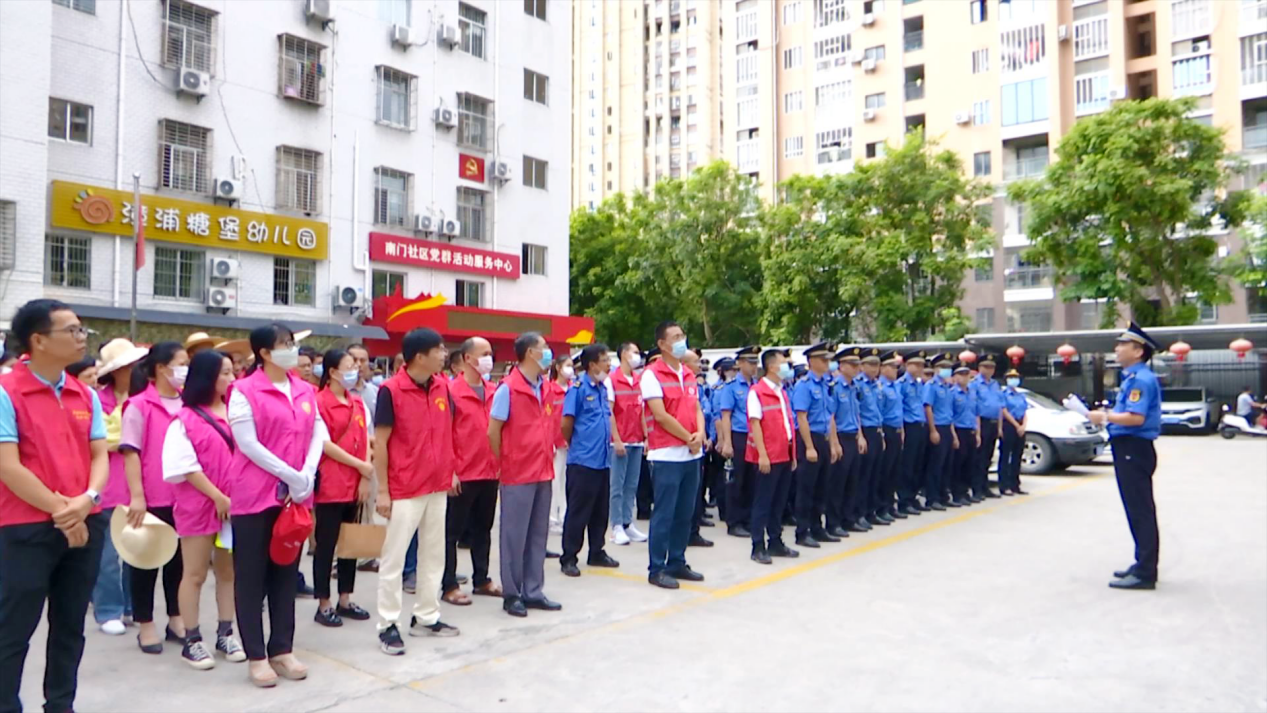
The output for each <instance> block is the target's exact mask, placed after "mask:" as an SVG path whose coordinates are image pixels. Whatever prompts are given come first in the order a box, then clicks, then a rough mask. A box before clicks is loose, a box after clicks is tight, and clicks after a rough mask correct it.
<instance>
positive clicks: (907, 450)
mask: <svg viewBox="0 0 1267 713" xmlns="http://www.w3.org/2000/svg"><path fill="white" fill-rule="evenodd" d="M903 431H904V432H905V434H906V440H905V442H904V443H903V444H902V480H901V483H900V485H899V486H898V492H897V497H898V502H899V503H900V504H902V505H904V506H905V505H915V504H916V500H915V496H916V495H917V494H918V493H919V487H920V481H921V479H922V478H923V476H924V451H925V450H926V449H927V448H928V425H927V424H924V423H907V424H905V425H904V426H903Z"/></svg>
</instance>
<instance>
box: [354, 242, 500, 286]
mask: <svg viewBox="0 0 1267 713" xmlns="http://www.w3.org/2000/svg"><path fill="white" fill-rule="evenodd" d="M370 259H371V260H377V261H379V262H394V263H397V264H400V265H414V266H417V267H429V268H431V269H433V270H449V271H451V272H470V273H474V274H477V275H492V276H493V277H504V278H506V279H509V280H518V279H519V256H518V255H516V254H514V253H495V252H492V251H491V250H479V249H477V248H466V247H461V246H458V245H450V244H448V243H437V242H434V241H431V240H418V239H417V238H406V237H401V236H399V235H388V234H387V233H370Z"/></svg>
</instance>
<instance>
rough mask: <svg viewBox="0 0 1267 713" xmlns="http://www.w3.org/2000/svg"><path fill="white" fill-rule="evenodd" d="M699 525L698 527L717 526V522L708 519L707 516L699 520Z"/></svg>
mask: <svg viewBox="0 0 1267 713" xmlns="http://www.w3.org/2000/svg"><path fill="white" fill-rule="evenodd" d="M699 526H700V527H717V523H716V522H715V521H713V520H709V519H708V518H704V519H702V520H700V521H699Z"/></svg>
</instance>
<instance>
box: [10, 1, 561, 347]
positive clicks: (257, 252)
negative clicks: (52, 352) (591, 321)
mask: <svg viewBox="0 0 1267 713" xmlns="http://www.w3.org/2000/svg"><path fill="white" fill-rule="evenodd" d="M571 20H572V16H571V12H570V8H569V7H568V5H567V4H566V3H564V2H560V1H559V0H515V1H514V2H509V1H506V2H503V1H499V0H358V1H351V0H340V1H336V0H254V1H253V2H238V1H237V0H162V1H159V0H153V1H148V2H138V1H136V0H133V1H132V2H119V1H114V0H32V1H30V2H5V3H0V82H2V84H3V88H4V101H3V102H0V104H2V108H0V155H3V156H4V160H3V161H0V237H2V238H3V240H0V246H2V247H3V250H0V319H3V320H8V319H9V318H10V317H11V315H12V313H13V311H14V309H15V308H16V307H17V306H18V305H20V304H22V303H23V302H25V301H27V300H29V299H31V298H35V297H41V296H46V297H55V298H58V299H61V300H63V301H65V302H68V303H70V304H72V305H74V306H75V307H76V309H79V310H80V311H81V314H82V315H84V316H88V317H91V318H94V319H96V320H102V321H104V322H107V323H111V324H108V325H107V326H106V327H103V329H107V328H108V329H110V330H112V331H115V332H116V333H117V327H118V324H119V323H121V322H123V321H126V320H127V315H128V307H129V302H130V296H131V292H132V289H133V285H132V281H133V279H134V278H135V279H136V281H137V285H136V291H137V293H138V297H137V301H138V306H139V308H140V310H141V321H143V322H145V323H147V324H150V325H159V324H170V325H182V326H184V327H187V329H186V330H185V331H193V330H194V329H195V328H196V329H200V330H202V331H209V332H217V331H222V330H228V329H236V330H241V329H246V328H250V327H251V326H254V325H255V324H258V323H262V321H263V320H269V319H282V320H285V321H286V322H287V323H289V324H291V325H292V326H294V327H295V328H296V329H298V328H301V327H304V328H311V329H313V330H314V331H315V332H316V333H317V334H319V335H322V334H324V335H328V336H349V337H357V336H358V335H359V336H361V337H368V336H374V335H377V336H380V337H381V336H382V332H381V331H379V330H377V329H367V328H365V327H363V326H362V325H361V324H360V323H361V321H362V320H364V319H365V318H367V317H369V316H370V312H371V311H372V307H373V300H374V298H379V297H383V296H386V295H388V294H391V293H394V292H397V291H399V292H400V293H401V295H402V296H403V297H404V298H406V299H413V298H415V297H417V296H419V295H425V296H428V297H433V298H434V301H433V302H432V303H431V304H432V305H433V306H434V305H441V306H443V308H444V309H445V310H448V309H450V308H452V309H454V310H458V311H460V312H461V313H462V314H463V315H465V316H466V317H465V319H466V321H465V322H462V324H463V325H465V326H463V327H461V328H459V326H457V325H458V322H460V321H461V320H458V319H456V318H454V317H453V315H452V314H450V315H449V322H450V323H452V325H451V326H452V329H448V330H443V329H442V331H445V332H446V336H448V337H451V338H452V339H453V340H454V341H457V340H460V339H462V338H464V336H465V335H466V334H467V333H469V332H476V331H481V330H484V329H492V327H491V326H490V325H493V324H495V323H496V324H501V328H499V329H495V330H493V331H498V332H510V331H513V330H514V329H515V328H517V327H520V326H524V325H526V324H528V323H529V322H531V323H532V325H534V326H535V327H536V328H542V325H543V324H545V325H546V327H545V328H544V331H546V332H547V333H549V329H548V324H547V322H546V321H547V320H548V319H550V318H552V317H553V316H562V315H566V314H567V311H568V197H567V188H566V184H565V183H564V179H566V178H568V175H567V172H566V167H567V165H568V160H569V147H568V131H569V124H568V122H566V121H564V120H563V118H564V117H565V116H567V115H568V113H569V110H570V107H571V98H572V93H571V75H570V72H569V69H570V63H571V56H570V53H569V46H568V43H567V38H568V37H569V36H570V33H571ZM134 172H135V173H139V174H140V193H141V195H142V198H141V202H142V205H143V213H142V217H141V219H142V220H143V221H144V222H145V233H146V238H147V240H146V242H147V245H146V255H145V267H144V268H142V269H141V270H140V271H139V272H137V273H135V274H134V272H133V270H132V259H131V255H132V240H131V238H130V237H129V236H130V235H131V232H132V229H133V220H134V219H135V216H134V214H135V213H136V212H137V211H136V210H135V208H134V206H133V205H132V202H133V198H132V175H133V173H134ZM509 310H513V313H512V312H510V311H509ZM454 314H456V312H455V313H454ZM529 317H531V318H532V319H528V318H529ZM385 318H386V315H377V316H376V321H377V322H379V323H380V326H381V322H382V320H383V319H385ZM498 320H502V322H498ZM516 320H519V321H516ZM524 320H526V321H524ZM533 320H536V321H533ZM521 322H522V324H521ZM388 331H390V330H388ZM142 332H143V334H145V333H146V332H145V330H144V329H143V330H142ZM387 342H390V340H387ZM387 342H385V346H384V349H388V348H390V344H387ZM499 358H500V357H499Z"/></svg>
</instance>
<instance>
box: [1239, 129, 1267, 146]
mask: <svg viewBox="0 0 1267 713" xmlns="http://www.w3.org/2000/svg"><path fill="white" fill-rule="evenodd" d="M1241 147H1242V148H1243V149H1245V150H1250V149H1267V124H1264V125H1262V126H1246V127H1245V130H1244V131H1242V132H1241Z"/></svg>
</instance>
